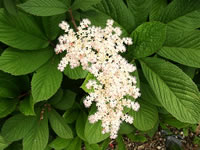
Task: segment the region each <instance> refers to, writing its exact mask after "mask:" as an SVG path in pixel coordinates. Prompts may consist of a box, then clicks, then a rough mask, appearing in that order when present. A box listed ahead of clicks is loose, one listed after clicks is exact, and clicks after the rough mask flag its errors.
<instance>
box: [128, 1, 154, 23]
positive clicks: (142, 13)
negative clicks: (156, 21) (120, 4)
mask: <svg viewBox="0 0 200 150" xmlns="http://www.w3.org/2000/svg"><path fill="white" fill-rule="evenodd" d="M126 1H127V4H128V8H129V9H130V10H131V12H132V13H133V15H134V17H135V21H136V25H140V24H142V23H143V22H146V21H147V17H148V15H149V12H150V10H151V4H152V0H126Z"/></svg>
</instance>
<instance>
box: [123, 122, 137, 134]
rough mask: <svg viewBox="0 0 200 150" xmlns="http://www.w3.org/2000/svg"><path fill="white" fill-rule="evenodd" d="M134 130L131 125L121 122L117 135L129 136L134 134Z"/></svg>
mask: <svg viewBox="0 0 200 150" xmlns="http://www.w3.org/2000/svg"><path fill="white" fill-rule="evenodd" d="M135 130H136V129H135V127H134V126H133V125H131V124H129V123H125V122H122V124H121V125H120V129H119V134H130V133H132V132H134V131H135Z"/></svg>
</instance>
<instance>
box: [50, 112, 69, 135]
mask: <svg viewBox="0 0 200 150" xmlns="http://www.w3.org/2000/svg"><path fill="white" fill-rule="evenodd" d="M49 121H50V124H51V127H52V129H53V130H54V132H55V133H56V134H57V135H58V136H59V137H61V138H64V139H70V138H73V134H72V130H71V129H70V127H69V126H68V125H67V122H66V121H65V120H64V118H62V117H61V116H60V115H59V114H58V113H57V112H56V111H55V110H54V109H52V110H51V111H50V112H49Z"/></svg>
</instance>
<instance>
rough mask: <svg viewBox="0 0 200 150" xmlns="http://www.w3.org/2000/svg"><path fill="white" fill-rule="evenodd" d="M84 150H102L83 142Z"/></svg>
mask: <svg viewBox="0 0 200 150" xmlns="http://www.w3.org/2000/svg"><path fill="white" fill-rule="evenodd" d="M85 148H86V150H102V149H101V148H100V147H99V145H98V144H91V145H90V144H88V143H86V142H85Z"/></svg>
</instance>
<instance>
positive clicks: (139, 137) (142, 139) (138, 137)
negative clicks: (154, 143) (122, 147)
mask: <svg viewBox="0 0 200 150" xmlns="http://www.w3.org/2000/svg"><path fill="white" fill-rule="evenodd" d="M127 136H128V138H129V139H130V140H131V141H132V142H140V143H144V142H146V141H147V140H148V139H147V138H146V137H145V136H144V135H137V134H128V135H127Z"/></svg>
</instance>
